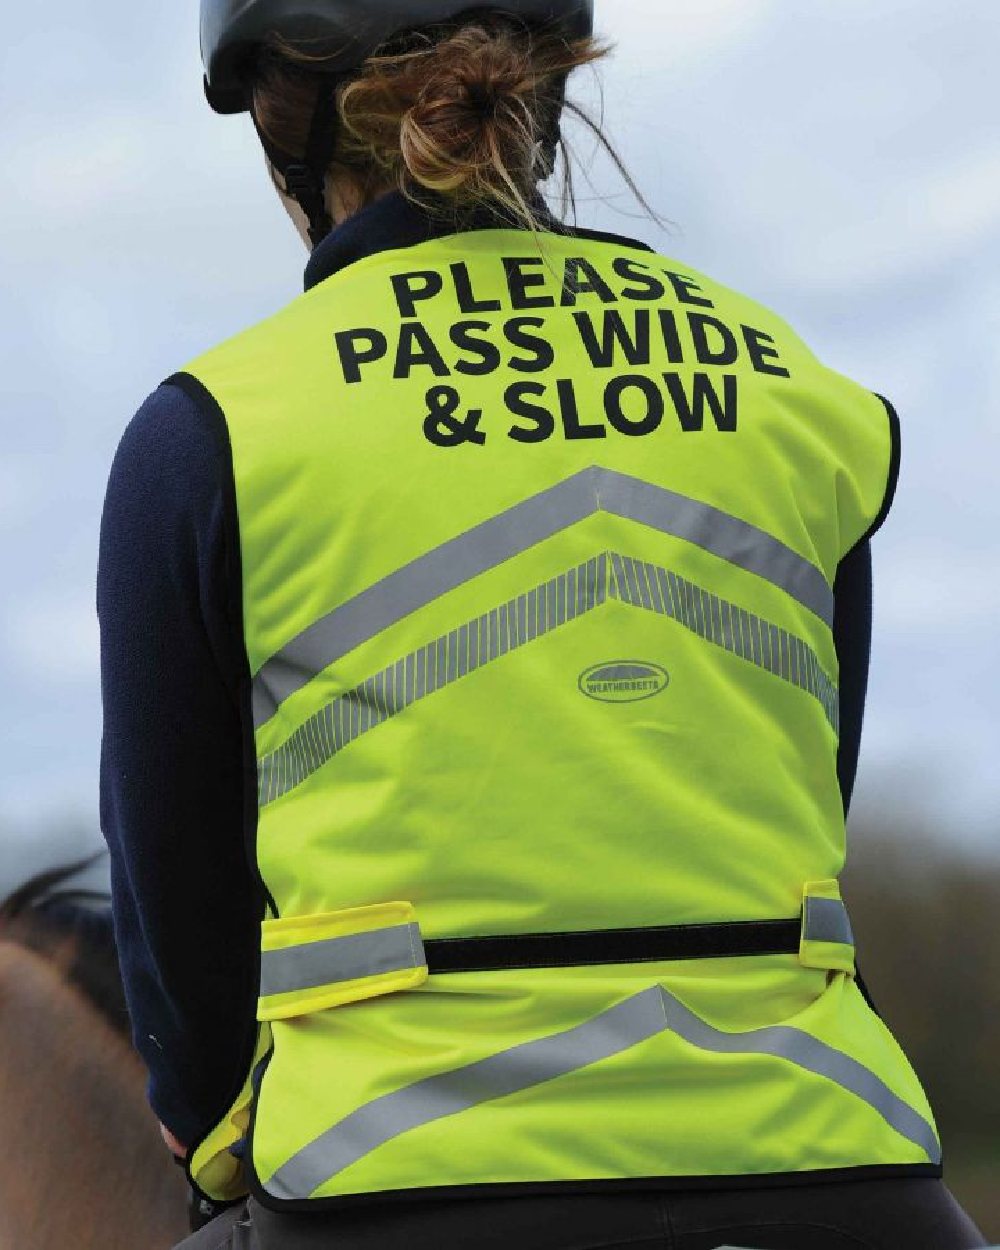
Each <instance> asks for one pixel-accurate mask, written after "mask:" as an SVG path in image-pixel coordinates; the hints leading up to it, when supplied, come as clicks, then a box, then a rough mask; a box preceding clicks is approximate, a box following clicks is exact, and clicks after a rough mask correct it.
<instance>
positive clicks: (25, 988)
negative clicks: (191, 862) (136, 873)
mask: <svg viewBox="0 0 1000 1250" xmlns="http://www.w3.org/2000/svg"><path fill="white" fill-rule="evenodd" d="M80 866H81V865H74V866H73V867H72V868H68V869H64V870H59V871H57V872H53V873H45V874H42V875H41V876H39V877H36V878H35V879H34V880H32V881H30V882H29V883H28V884H27V885H26V886H24V887H22V888H21V889H20V890H18V891H17V892H16V893H15V894H13V895H12V896H11V897H10V898H9V899H8V900H7V901H6V903H4V904H3V905H2V906H0V1250H67V1248H68V1247H72V1248H73V1250H166V1248H167V1247H170V1246H173V1245H174V1244H176V1243H177V1242H178V1241H180V1240H182V1238H183V1237H184V1236H185V1235H186V1234H187V1232H188V1221H187V1215H186V1203H187V1187H186V1185H185V1182H184V1178H183V1175H182V1174H181V1172H180V1169H179V1168H177V1167H175V1166H174V1165H173V1163H172V1162H171V1160H170V1156H169V1154H168V1153H167V1151H166V1149H165V1148H164V1146H163V1143H162V1141H161V1140H160V1135H159V1132H158V1130H157V1126H156V1121H155V1119H154V1118H153V1115H152V1113H151V1111H150V1110H149V1107H148V1106H147V1104H146V1099H145V1093H144V1084H145V1075H144V1070H143V1067H142V1064H141V1062H140V1060H139V1058H138V1056H137V1055H136V1053H135V1051H134V1050H133V1049H132V1046H131V1044H130V1042H129V1038H128V1017H127V1014H126V1011H125V1004H124V1000H123V997H122V991H121V980H120V976H119V973H118V963H117V957H116V954H115V948H114V942H113V939H112V936H111V930H110V921H109V919H108V918H107V916H106V914H104V915H102V914H101V913H99V912H95V911H93V910H92V909H88V908H87V907H85V906H84V905H83V903H84V902H85V901H86V900H85V899H84V898H83V897H82V896H81V894H80V892H73V891H67V890H63V891H61V892H56V893H53V890H54V888H55V887H58V886H60V885H62V884H63V883H64V882H65V881H66V879H68V878H69V877H70V876H72V875H73V873H74V872H75V871H77V869H78V868H79V867H80Z"/></svg>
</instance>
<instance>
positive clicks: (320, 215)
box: [250, 76, 337, 247]
mask: <svg viewBox="0 0 1000 1250" xmlns="http://www.w3.org/2000/svg"><path fill="white" fill-rule="evenodd" d="M250 117H251V118H252V120H253V124H254V129H255V130H256V131H257V137H258V138H259V139H260V142H261V146H262V147H263V149H264V152H265V154H266V155H267V158H268V160H269V161H270V162H271V164H272V165H273V166H274V168H275V169H276V170H277V171H278V173H279V174H281V176H282V178H283V179H284V183H285V193H286V194H287V195H290V196H291V197H292V199H294V200H295V201H296V202H297V203H298V205H299V207H300V208H301V209H302V211H303V212H304V213H305V215H306V218H307V220H308V222H309V239H310V241H311V242H312V245H313V247H317V246H318V245H319V244H320V243H322V242H323V240H324V239H325V238H326V236H327V235H328V234H329V233H330V231H331V230H332V229H333V218H332V217H331V216H330V213H329V210H328V209H327V206H326V173H327V170H328V169H329V168H330V162H331V161H332V160H333V153H334V149H335V148H336V145H337V80H336V79H334V78H332V77H329V76H326V77H324V78H322V79H321V80H320V88H319V94H318V95H317V97H316V107H315V109H314V110H313V115H312V121H311V122H310V124H309V137H308V139H307V140H306V150H305V155H304V156H290V155H289V154H288V153H287V152H283V151H282V150H281V149H280V148H278V147H276V146H275V145H274V144H273V143H272V142H271V141H270V139H268V137H267V136H266V135H265V134H264V132H263V130H262V128H261V125H260V123H259V122H258V120H257V115H256V113H255V112H254V110H253V106H252V104H251V107H250Z"/></svg>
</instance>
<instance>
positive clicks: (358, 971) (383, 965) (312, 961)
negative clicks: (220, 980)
mask: <svg viewBox="0 0 1000 1250" xmlns="http://www.w3.org/2000/svg"><path fill="white" fill-rule="evenodd" d="M425 962H426V961H425V959H424V946H423V942H422V941H421V938H420V926H419V925H418V924H400V925H393V926H392V927H391V928H388V929H374V930H372V931H371V932H370V933H350V934H347V935H346V936H345V937H335V938H327V939H326V940H325V941H321V942H305V943H303V944H302V945H300V946H285V947H281V948H279V949H277V950H265V951H262V952H261V957H260V994H261V997H262V998H266V997H268V996H269V995H271V994H288V993H291V992H292V991H294V990H313V989H317V988H318V987H319V986H321V985H337V984H339V983H340V982H341V981H357V980H359V979H360V978H361V977H373V976H377V975H378V974H380V973H383V972H402V971H404V970H405V969H407V968H417V967H419V966H420V965H421V964H422V963H425Z"/></svg>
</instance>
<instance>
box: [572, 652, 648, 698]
mask: <svg viewBox="0 0 1000 1250" xmlns="http://www.w3.org/2000/svg"><path fill="white" fill-rule="evenodd" d="M669 685H670V674H669V673H668V672H667V670H666V669H665V668H661V667H660V665H659V664H647V663H646V661H645V660H612V661H610V662H606V663H604V664H595V665H594V666H593V668H588V669H585V670H584V671H583V672H582V673H581V674H580V689H581V691H582V692H583V693H584V694H585V695H586V696H587V697H588V698H589V699H599V700H600V701H601V702H602V703H635V702H636V701H637V700H639V699H651V698H652V697H653V695H655V694H660V693H661V691H663V690H666V688H667V686H669Z"/></svg>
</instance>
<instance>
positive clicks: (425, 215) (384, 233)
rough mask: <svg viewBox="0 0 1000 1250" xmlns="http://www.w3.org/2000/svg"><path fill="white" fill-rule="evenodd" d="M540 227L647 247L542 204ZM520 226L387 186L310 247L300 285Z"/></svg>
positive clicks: (488, 212) (309, 287) (480, 211)
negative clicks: (443, 241)
mask: <svg viewBox="0 0 1000 1250" xmlns="http://www.w3.org/2000/svg"><path fill="white" fill-rule="evenodd" d="M536 208H538V209H539V216H540V219H541V224H542V226H543V228H544V229H545V230H547V231H551V232H552V233H554V234H567V235H572V236H574V237H577V238H587V239H597V240H602V241H605V242H616V243H621V244H622V245H623V246H626V247H630V248H639V249H641V250H643V251H647V252H648V251H651V250H652V249H651V248H649V247H648V246H647V245H646V244H645V243H639V242H637V241H636V240H635V239H627V238H623V237H622V236H619V235H614V234H603V233H601V232H599V231H596V230H580V229H575V228H570V227H569V226H564V225H563V224H562V223H561V222H559V221H557V220H556V219H555V218H554V217H552V216H551V214H550V213H549V212H548V210H547V209H546V208H545V207H544V206H539V205H536ZM511 228H514V229H524V227H523V226H517V225H515V224H514V223H512V222H510V221H507V220H505V219H504V218H503V217H502V216H499V215H498V214H497V213H495V212H494V211H492V210H490V209H486V208H476V209H471V210H470V211H469V212H467V213H465V214H463V216H462V217H461V218H459V219H456V217H455V215H454V213H453V212H448V211H447V210H442V211H435V210H434V208H433V207H432V206H428V207H424V206H423V205H419V204H415V203H414V202H413V201H412V200H409V199H407V198H406V196H405V195H403V193H402V192H401V191H392V192H390V193H389V194H388V195H383V196H381V197H380V198H379V199H377V200H375V201H373V203H371V204H369V205H368V206H367V207H366V208H363V209H361V211H360V212H358V213H355V214H354V216H353V217H348V218H347V220H346V221H343V222H341V224H340V225H339V226H337V227H335V229H334V230H332V231H331V233H330V234H328V235H327V236H326V238H325V239H324V240H323V242H322V243H320V244H319V246H318V247H316V248H315V250H314V251H313V254H312V256H310V258H309V263H308V264H307V265H306V272H305V289H306V290H307V291H311V290H312V288H313V287H314V286H318V285H319V283H321V282H325V281H326V279H327V278H332V277H333V275H334V274H336V273H339V272H340V271H341V270H342V269H346V268H347V266H348V265H353V264H355V263H356V262H357V261H359V260H364V259H365V258H366V257H368V256H374V255H376V254H377V253H378V252H387V251H390V250H392V249H395V248H401V247H415V246H417V245H418V244H420V243H428V242H430V240H431V239H439V238H443V237H444V236H445V235H449V234H455V233H457V232H460V231H466V230H497V229H511Z"/></svg>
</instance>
